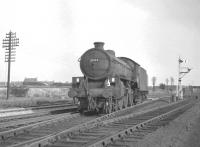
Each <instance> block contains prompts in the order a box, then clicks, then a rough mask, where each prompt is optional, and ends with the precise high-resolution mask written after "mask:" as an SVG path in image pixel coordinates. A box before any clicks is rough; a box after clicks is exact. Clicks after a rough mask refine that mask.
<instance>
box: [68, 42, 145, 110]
mask: <svg viewBox="0 0 200 147" xmlns="http://www.w3.org/2000/svg"><path fill="white" fill-rule="evenodd" d="M103 46H104V43H103V42H95V43H94V48H92V49H89V50H87V51H86V52H85V53H84V54H83V55H82V56H81V58H80V68H81V71H82V73H83V75H84V76H83V77H72V88H71V89H70V90H69V93H68V95H69V97H71V98H74V99H76V100H78V104H79V111H80V112H85V111H96V112H99V113H111V112H113V111H116V110H119V109H123V108H126V107H129V106H132V105H134V104H136V103H138V102H142V101H143V100H144V99H146V94H147V93H148V88H147V81H148V77H147V73H146V70H145V69H144V68H142V67H141V66H140V65H139V64H138V63H136V62H135V61H133V60H131V59H129V58H126V57H115V52H114V51H113V50H104V48H103Z"/></svg>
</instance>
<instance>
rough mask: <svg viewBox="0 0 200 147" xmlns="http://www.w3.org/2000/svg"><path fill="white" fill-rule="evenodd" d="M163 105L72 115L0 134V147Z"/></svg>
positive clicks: (159, 101)
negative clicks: (108, 112)
mask: <svg viewBox="0 0 200 147" xmlns="http://www.w3.org/2000/svg"><path fill="white" fill-rule="evenodd" d="M164 104H166V102H164V101H161V100H157V101H150V102H146V103H142V104H139V105H136V106H134V107H132V108H127V109H123V110H121V111H118V112H114V113H112V114H109V115H105V116H102V117H98V116H90V117H85V116H81V115H79V114H73V115H71V116H67V117H66V116H63V117H60V118H57V119H53V120H48V121H45V122H40V123H37V124H32V125H28V126H25V127H20V128H17V129H12V130H9V131H4V132H0V137H1V139H0V146H1V147H6V146H11V147H14V146H15V147H17V146H18V147H21V146H25V145H27V144H31V143H35V142H36V141H41V140H43V139H46V138H49V137H51V136H52V135H53V136H54V135H56V134H59V133H61V132H62V131H63V130H70V131H71V132H74V131H77V130H80V129H84V128H87V126H90V127H93V126H95V125H96V123H99V122H102V121H104V120H109V119H112V118H117V117H119V116H123V115H125V114H129V113H133V111H134V112H135V113H139V112H140V111H141V110H143V111H146V110H148V109H150V108H154V107H156V106H157V107H158V106H161V105H164ZM97 117H98V118H97ZM95 118H96V119H95Z"/></svg>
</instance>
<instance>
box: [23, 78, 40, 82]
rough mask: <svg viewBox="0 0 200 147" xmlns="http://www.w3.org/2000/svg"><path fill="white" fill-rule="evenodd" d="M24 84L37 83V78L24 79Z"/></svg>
mask: <svg viewBox="0 0 200 147" xmlns="http://www.w3.org/2000/svg"><path fill="white" fill-rule="evenodd" d="M24 82H37V78H25V79H24Z"/></svg>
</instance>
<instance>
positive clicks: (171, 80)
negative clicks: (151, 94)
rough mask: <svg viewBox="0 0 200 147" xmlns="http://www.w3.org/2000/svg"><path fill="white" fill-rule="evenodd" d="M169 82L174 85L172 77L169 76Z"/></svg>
mask: <svg viewBox="0 0 200 147" xmlns="http://www.w3.org/2000/svg"><path fill="white" fill-rule="evenodd" d="M170 82H171V86H173V85H174V78H173V77H170Z"/></svg>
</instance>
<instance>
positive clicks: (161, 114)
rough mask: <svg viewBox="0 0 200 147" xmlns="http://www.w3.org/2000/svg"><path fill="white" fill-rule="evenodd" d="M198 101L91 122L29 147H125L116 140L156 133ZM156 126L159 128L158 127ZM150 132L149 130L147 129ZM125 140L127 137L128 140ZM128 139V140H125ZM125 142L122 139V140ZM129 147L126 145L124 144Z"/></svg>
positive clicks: (187, 101)
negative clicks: (154, 131) (143, 133)
mask: <svg viewBox="0 0 200 147" xmlns="http://www.w3.org/2000/svg"><path fill="white" fill-rule="evenodd" d="M193 104H194V102H193V103H192V102H190V101H189V100H185V101H181V102H178V103H174V104H169V105H167V106H163V107H160V108H153V109H152V110H151V111H149V110H147V111H143V112H139V113H137V114H132V113H129V114H127V115H121V116H118V117H114V118H112V119H105V120H101V121H96V122H95V123H90V124H88V122H87V123H86V124H85V126H82V127H80V128H78V129H77V127H76V128H70V129H68V130H64V131H63V132H60V133H58V134H55V135H51V136H49V137H46V138H44V139H43V140H39V141H36V142H33V143H31V144H28V145H27V146H28V147H41V146H45V147H78V146H80V147H82V146H89V147H105V146H107V145H109V146H113V145H114V146H122V144H120V143H118V142H117V143H116V141H118V140H120V139H122V140H123V137H124V136H125V137H127V138H128V135H132V137H133V138H136V139H137V138H140V136H139V135H138V134H137V133H138V132H139V131H141V130H143V132H145V131H147V132H149V131H152V130H155V129H156V127H158V126H159V125H160V124H162V123H161V122H166V120H167V122H168V121H170V120H171V119H172V118H175V117H177V116H178V115H180V114H181V113H182V112H184V111H185V110H187V109H189V108H190V107H191V106H192V105H193ZM154 125H155V126H156V127H154ZM145 129H146V130H145ZM125 137H124V138H125ZM124 140H126V139H124ZM127 140H128V139H127ZM120 141H121V140H120ZM124 142H125V141H124ZM124 146H126V144H125V145H124Z"/></svg>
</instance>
